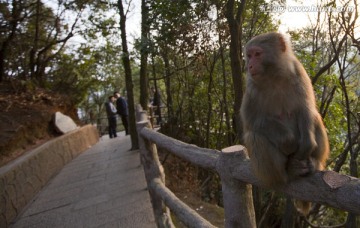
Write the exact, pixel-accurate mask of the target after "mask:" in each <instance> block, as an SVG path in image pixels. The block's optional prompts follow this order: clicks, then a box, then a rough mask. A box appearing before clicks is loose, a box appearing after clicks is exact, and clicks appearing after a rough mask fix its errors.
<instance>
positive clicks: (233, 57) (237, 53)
mask: <svg viewBox="0 0 360 228" xmlns="http://www.w3.org/2000/svg"><path fill="white" fill-rule="evenodd" d="M244 8H245V0H242V1H241V2H240V3H238V4H235V1H234V0H229V1H227V3H226V18H227V21H228V24H229V29H230V38H231V40H230V61H231V74H232V79H233V84H234V91H235V100H234V121H235V126H234V127H235V132H236V137H237V140H238V141H239V142H241V141H242V123H241V117H240V107H241V102H242V97H243V84H244V83H243V81H244V80H243V78H242V61H241V59H242V44H241V37H242V23H243V11H244ZM234 12H236V15H234Z"/></svg>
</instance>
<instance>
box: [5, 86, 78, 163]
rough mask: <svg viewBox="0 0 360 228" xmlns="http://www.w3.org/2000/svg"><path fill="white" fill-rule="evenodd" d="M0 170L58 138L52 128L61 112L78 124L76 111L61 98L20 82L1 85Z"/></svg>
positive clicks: (65, 98)
mask: <svg viewBox="0 0 360 228" xmlns="http://www.w3.org/2000/svg"><path fill="white" fill-rule="evenodd" d="M0 110H1V112H0V166H3V165H4V164H6V163H8V162H9V161H11V160H13V159H14V158H16V157H18V156H20V155H22V154H23V153H24V152H26V151H28V150H30V149H32V148H34V147H36V146H39V145H41V144H42V143H43V142H45V141H47V140H49V139H51V138H52V137H55V136H57V135H58V133H56V131H55V129H54V127H53V125H52V124H51V121H52V115H53V114H54V113H55V112H57V111H60V112H62V113H64V114H66V115H69V116H71V117H72V118H73V119H74V120H75V121H76V122H78V123H79V120H78V117H77V114H76V109H75V107H74V106H73V105H72V104H71V102H70V100H69V99H68V98H67V97H66V96H65V95H61V94H57V93H54V92H51V91H48V90H45V89H40V88H34V87H31V86H29V85H28V84H26V83H23V82H21V81H7V82H2V83H0Z"/></svg>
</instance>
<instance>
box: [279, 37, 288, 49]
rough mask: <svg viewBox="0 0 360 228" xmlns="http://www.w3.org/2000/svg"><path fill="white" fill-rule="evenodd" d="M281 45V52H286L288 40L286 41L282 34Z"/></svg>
mask: <svg viewBox="0 0 360 228" xmlns="http://www.w3.org/2000/svg"><path fill="white" fill-rule="evenodd" d="M279 44H280V50H281V51H282V52H285V51H286V40H285V38H284V36H282V35H281V34H280V36H279Z"/></svg>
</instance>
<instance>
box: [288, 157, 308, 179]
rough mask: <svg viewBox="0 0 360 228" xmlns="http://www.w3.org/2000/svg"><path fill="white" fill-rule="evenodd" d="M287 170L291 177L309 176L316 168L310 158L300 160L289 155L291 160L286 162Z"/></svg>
mask: <svg viewBox="0 0 360 228" xmlns="http://www.w3.org/2000/svg"><path fill="white" fill-rule="evenodd" d="M286 170H287V173H288V175H289V177H290V179H292V178H296V177H303V176H307V175H309V174H311V173H313V172H314V170H315V168H314V165H313V163H312V161H311V160H310V159H305V160H298V159H296V158H294V157H289V160H288V162H287V164H286Z"/></svg>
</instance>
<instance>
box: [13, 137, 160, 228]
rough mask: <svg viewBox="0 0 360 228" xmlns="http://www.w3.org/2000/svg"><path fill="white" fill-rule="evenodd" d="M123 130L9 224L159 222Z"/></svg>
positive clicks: (80, 160)
mask: <svg viewBox="0 0 360 228" xmlns="http://www.w3.org/2000/svg"><path fill="white" fill-rule="evenodd" d="M118 135H120V136H119V137H117V138H114V139H109V138H108V136H103V137H102V138H101V139H100V141H99V143H97V144H96V145H94V146H93V147H92V148H90V149H89V150H87V151H86V152H84V153H82V154H81V155H79V156H78V157H77V158H75V159H74V160H73V161H71V162H70V163H69V164H67V165H66V166H65V167H64V168H63V169H62V170H61V172H60V173H58V174H57V175H56V176H55V177H54V178H53V179H52V180H51V181H50V182H49V183H48V185H47V186H46V187H45V188H44V189H43V190H42V191H41V192H40V193H39V194H38V195H37V196H36V197H35V198H34V200H33V202H32V203H30V204H29V205H28V206H27V207H26V208H25V210H24V211H23V212H22V214H21V215H20V216H19V217H18V218H17V219H16V220H15V222H14V223H13V224H11V226H10V227H13V228H20V227H26V228H30V227H34V228H35V227H36V228H42V227H44V228H45V227H50V228H55V227H66V228H68V227H74V228H75V227H76V228H81V227H84V228H88V227H106V228H107V227H121V228H128V227H129V228H131V227H134V228H140V227H141V228H147V227H149V228H150V227H156V225H155V220H154V216H153V212H152V208H151V203H150V197H149V194H148V192H147V190H146V181H145V177H144V172H143V168H142V166H141V165H140V157H139V151H129V149H130V148H131V142H130V137H129V136H123V135H124V134H122V133H120V134H118Z"/></svg>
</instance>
